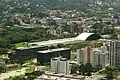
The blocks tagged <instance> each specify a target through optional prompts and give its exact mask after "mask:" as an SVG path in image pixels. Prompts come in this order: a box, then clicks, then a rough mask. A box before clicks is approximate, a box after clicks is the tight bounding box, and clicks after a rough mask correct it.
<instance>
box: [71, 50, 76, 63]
mask: <svg viewBox="0 0 120 80" xmlns="http://www.w3.org/2000/svg"><path fill="white" fill-rule="evenodd" d="M75 58H76V53H75V52H71V58H70V60H71V61H73V60H75Z"/></svg>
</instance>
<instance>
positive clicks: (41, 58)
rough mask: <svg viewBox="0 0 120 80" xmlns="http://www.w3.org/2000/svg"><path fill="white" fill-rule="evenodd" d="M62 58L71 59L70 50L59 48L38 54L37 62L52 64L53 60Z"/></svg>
mask: <svg viewBox="0 0 120 80" xmlns="http://www.w3.org/2000/svg"><path fill="white" fill-rule="evenodd" d="M59 56H62V57H63V58H67V59H68V60H69V59H70V49H69V48H58V49H49V50H44V51H38V52H37V61H38V62H40V64H44V63H47V62H50V60H51V58H54V57H59Z"/></svg>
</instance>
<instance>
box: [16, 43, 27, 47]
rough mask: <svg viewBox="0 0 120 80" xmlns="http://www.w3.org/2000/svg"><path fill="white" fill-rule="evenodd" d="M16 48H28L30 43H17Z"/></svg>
mask: <svg viewBox="0 0 120 80" xmlns="http://www.w3.org/2000/svg"><path fill="white" fill-rule="evenodd" d="M15 46H16V47H27V46H28V42H21V43H17V44H15Z"/></svg>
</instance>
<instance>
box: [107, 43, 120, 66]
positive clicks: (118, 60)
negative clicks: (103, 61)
mask: <svg viewBox="0 0 120 80" xmlns="http://www.w3.org/2000/svg"><path fill="white" fill-rule="evenodd" d="M109 59H110V66H118V65H120V41H114V42H110V44H109Z"/></svg>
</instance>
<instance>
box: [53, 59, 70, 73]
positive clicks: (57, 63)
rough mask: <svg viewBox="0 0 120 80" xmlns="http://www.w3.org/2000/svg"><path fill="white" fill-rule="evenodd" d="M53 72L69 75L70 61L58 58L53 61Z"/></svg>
mask: <svg viewBox="0 0 120 80" xmlns="http://www.w3.org/2000/svg"><path fill="white" fill-rule="evenodd" d="M51 71H52V72H55V73H64V74H68V73H69V60H67V58H62V57H57V58H52V59H51Z"/></svg>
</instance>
